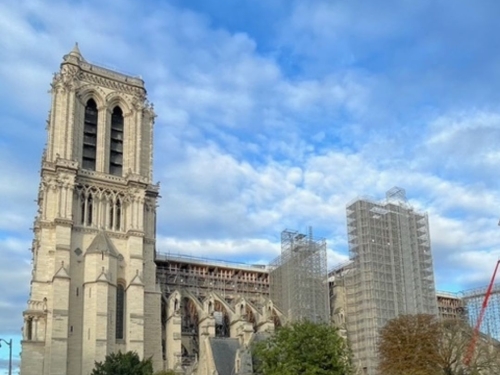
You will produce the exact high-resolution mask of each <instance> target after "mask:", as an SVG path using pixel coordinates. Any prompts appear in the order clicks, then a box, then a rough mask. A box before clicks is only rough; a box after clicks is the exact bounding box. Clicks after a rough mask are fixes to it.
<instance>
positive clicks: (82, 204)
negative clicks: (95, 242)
mask: <svg viewBox="0 0 500 375" xmlns="http://www.w3.org/2000/svg"><path fill="white" fill-rule="evenodd" d="M86 201H87V200H86V199H85V194H83V193H82V194H81V195H80V223H81V224H82V225H84V224H85V205H86V204H87V202H86Z"/></svg>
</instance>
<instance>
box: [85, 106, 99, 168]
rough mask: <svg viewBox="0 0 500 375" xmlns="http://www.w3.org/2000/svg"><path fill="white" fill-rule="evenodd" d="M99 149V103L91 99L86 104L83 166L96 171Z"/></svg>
mask: <svg viewBox="0 0 500 375" xmlns="http://www.w3.org/2000/svg"><path fill="white" fill-rule="evenodd" d="M96 150H97V105H96V103H95V101H94V100H93V99H89V101H88V102H87V105H86V106H85V119H84V124H83V157H82V168H83V169H88V170H91V171H95V166H96Z"/></svg>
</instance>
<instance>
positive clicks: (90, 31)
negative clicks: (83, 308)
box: [0, 0, 500, 366]
mask: <svg viewBox="0 0 500 375" xmlns="http://www.w3.org/2000/svg"><path fill="white" fill-rule="evenodd" d="M498 14H500V3H498V2H496V1H489V0H479V1H478V0H475V1H469V0H464V1H460V2H452V1H430V0H421V1H401V0H398V1H396V0H380V1H377V2H367V1H362V0H351V1H335V0H329V1H321V0H310V1H307V2H305V1H293V0H286V1H285V0H251V1H243V0H241V1H240V0H232V1H225V2H221V1H213V0H204V1H187V0H172V1H161V0H156V1H152V0H143V1H132V0H119V1H118V0H108V1H105V2H103V1H98V0H88V1H76V0H75V1H62V0H51V1H50V6H48V3H47V2H44V1H38V0H30V1H25V0H18V1H10V2H2V3H0V35H2V38H0V51H1V52H0V121H1V123H2V124H3V126H1V127H0V168H1V170H2V171H3V173H2V174H1V175H0V196H2V199H0V210H1V212H2V215H0V248H1V251H0V280H1V281H2V282H0V337H4V338H9V337H14V338H15V339H16V338H18V337H19V332H20V327H21V324H22V317H21V312H22V310H23V309H24V308H25V305H26V300H27V298H28V288H29V275H30V252H29V248H30V244H31V238H32V233H31V232H30V227H31V226H32V223H33V217H34V215H35V212H36V207H35V203H34V200H35V198H36V195H37V188H38V182H39V168H40V156H41V153H42V149H43V147H44V143H45V139H46V134H45V121H46V118H47V112H48V109H49V104H50V97H49V95H48V94H47V91H48V89H49V84H50V81H51V78H52V73H54V72H55V71H57V70H58V68H59V64H60V62H61V60H62V56H63V55H64V54H66V53H68V52H69V51H70V50H71V48H72V47H73V44H74V43H75V42H76V41H77V42H78V43H79V45H80V49H81V52H82V54H83V55H84V57H85V58H86V59H87V60H89V61H90V62H93V63H96V64H100V65H104V66H106V67H110V68H114V69H117V70H119V71H122V72H125V73H130V74H134V75H141V76H142V77H143V78H144V80H145V82H146V85H147V88H148V93H149V98H150V100H151V101H152V102H153V103H154V105H155V109H156V112H157V114H158V118H157V121H156V125H155V136H156V138H155V179H156V180H157V181H161V195H162V199H161V201H160V207H159V211H158V215H159V217H158V250H159V251H161V252H173V253H178V252H181V253H184V254H189V255H199V256H206V257H212V258H219V259H221V258H222V259H228V260H235V261H250V262H257V261H260V262H263V261H264V262H265V261H268V260H270V259H272V258H274V257H275V256H276V255H277V254H278V253H279V248H280V245H279V234H280V232H281V230H283V229H285V228H292V229H299V230H306V228H307V226H309V225H311V226H313V227H314V229H315V232H316V234H317V235H318V236H321V237H325V238H326V239H327V241H328V244H329V261H330V265H333V264H335V263H337V262H341V261H344V260H346V259H347V238H346V226H345V205H346V204H347V203H348V202H350V201H351V200H353V199H355V198H356V197H359V196H371V197H373V198H376V199H381V198H383V197H384V193H385V191H386V190H388V189H390V188H392V187H393V186H401V187H404V188H405V189H406V190H407V195H408V197H409V200H410V203H411V204H412V205H414V206H415V207H416V208H417V209H418V210H422V211H426V212H428V213H429V221H430V226H431V239H432V245H433V254H434V263H435V272H436V280H437V287H438V289H444V290H451V291H458V290H463V289H468V288H470V287H474V286H477V285H482V284H485V283H487V282H488V279H489V277H490V275H491V272H492V270H493V268H494V263H495V261H496V260H497V259H498V257H499V255H500V248H499V245H500V228H499V227H498V226H497V222H498V219H499V217H500V192H499V189H498V187H499V182H498V181H499V180H498V177H497V175H498V165H499V162H500V149H499V147H498V144H499V141H500V90H499V87H500V48H499V44H500V42H499V39H498V38H497V35H498V34H499V32H500V24H499V23H498V22H497V16H498ZM18 352H19V349H18V348H15V350H14V353H15V356H17V353H18ZM6 354H7V350H6V348H4V347H2V348H0V358H2V356H3V358H5V356H6ZM3 365H4V364H3V361H2V360H1V359H0V366H3Z"/></svg>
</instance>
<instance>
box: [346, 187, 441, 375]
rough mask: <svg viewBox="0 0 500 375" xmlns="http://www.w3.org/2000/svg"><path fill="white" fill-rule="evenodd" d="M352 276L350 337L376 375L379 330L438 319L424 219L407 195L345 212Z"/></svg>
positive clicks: (364, 202)
mask: <svg viewBox="0 0 500 375" xmlns="http://www.w3.org/2000/svg"><path fill="white" fill-rule="evenodd" d="M347 230H348V240H349V256H350V259H351V261H352V264H351V265H350V271H349V272H347V273H345V276H344V278H345V280H344V285H345V288H346V291H345V293H346V301H347V306H346V320H347V322H346V323H347V331H348V337H349V340H350V343H351V346H352V349H353V352H354V355H355V358H356V359H357V360H358V361H359V362H360V365H361V367H362V368H363V369H364V371H366V374H369V375H371V374H375V373H376V366H377V362H378V356H377V342H378V332H379V330H380V329H381V328H382V327H383V326H384V325H385V324H386V323H387V321H389V320H390V319H393V318H395V317H397V316H399V315H402V314H418V313H426V314H434V315H437V313H438V309H437V302H436V294H435V286H434V274H433V267H432V256H431V249H430V239H429V227H428V220H427V215H426V214H421V213H418V212H415V211H414V210H413V208H412V207H411V206H410V205H408V203H407V202H406V197H405V193H404V190H403V189H401V188H393V189H391V190H389V191H388V192H387V196H386V200H385V201H382V202H375V201H371V200H368V199H358V200H355V201H354V202H352V203H350V204H349V205H348V206H347Z"/></svg>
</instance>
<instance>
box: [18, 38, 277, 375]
mask: <svg viewBox="0 0 500 375" xmlns="http://www.w3.org/2000/svg"><path fill="white" fill-rule="evenodd" d="M50 93H51V97H52V101H51V108H50V113H49V118H48V121H47V133H48V138H47V144H46V148H45V150H44V153H43V157H42V165H41V181H40V187H39V192H38V212H37V216H36V218H35V223H34V239H33V246H32V256H33V259H32V264H33V269H32V276H31V287H30V295H29V300H28V304H27V308H26V310H25V311H24V312H23V316H24V326H23V339H22V343H21V344H22V353H21V374H22V375H35V374H36V375H39V374H42V375H49V374H50V375H89V374H90V373H91V372H92V370H93V368H94V366H95V362H96V361H102V360H104V359H105V357H106V355H107V354H110V353H113V352H118V351H122V352H127V351H134V352H137V353H138V354H139V355H140V356H141V357H142V358H152V361H153V365H154V369H155V371H159V370H163V369H172V370H175V371H176V372H178V373H189V374H199V375H204V374H219V375H225V374H250V373H252V371H251V361H250V359H249V358H250V357H249V352H248V345H249V343H250V342H251V341H252V340H256V339H257V338H258V337H259V335H265V334H269V333H270V332H272V331H273V329H274V327H275V326H276V325H279V324H282V321H283V320H284V319H285V318H284V317H283V314H282V313H281V312H280V311H279V309H278V308H276V307H275V306H273V304H272V302H271V301H270V300H269V298H268V296H269V290H268V289H269V284H268V280H269V278H268V276H269V272H268V269H267V268H266V267H264V266H236V265H227V264H226V265H221V264H215V263H210V262H208V263H207V262H206V261H200V260H196V259H181V258H178V259H172V258H168V257H164V258H161V257H159V256H157V254H156V246H155V241H156V239H155V237H156V207H157V200H158V193H159V186H158V185H156V184H154V183H153V180H152V164H153V124H154V119H155V113H154V110H153V106H152V105H151V104H150V103H149V102H148V100H147V96H146V89H145V87H144V82H143V80H142V79H140V78H137V77H132V76H128V75H124V74H121V73H117V72H115V71H112V70H109V69H105V68H102V67H99V66H96V65H94V64H91V63H89V62H87V61H86V60H85V59H84V58H83V56H82V54H81V53H80V51H79V49H78V46H77V45H75V47H74V48H73V50H72V51H71V52H70V53H69V54H67V55H65V56H64V58H63V61H62V63H61V67H60V71H59V72H58V73H56V74H55V75H54V78H53V81H52V84H51V91H50ZM157 268H158V270H157Z"/></svg>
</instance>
